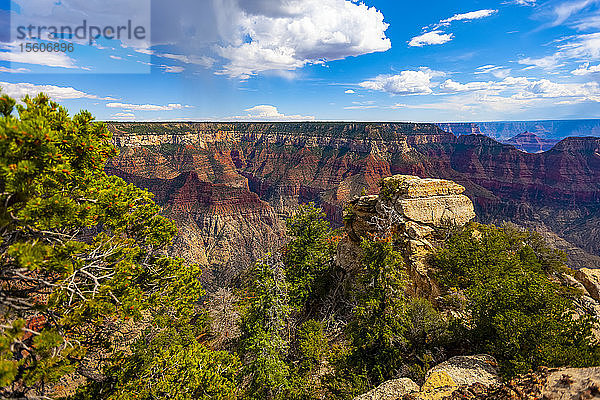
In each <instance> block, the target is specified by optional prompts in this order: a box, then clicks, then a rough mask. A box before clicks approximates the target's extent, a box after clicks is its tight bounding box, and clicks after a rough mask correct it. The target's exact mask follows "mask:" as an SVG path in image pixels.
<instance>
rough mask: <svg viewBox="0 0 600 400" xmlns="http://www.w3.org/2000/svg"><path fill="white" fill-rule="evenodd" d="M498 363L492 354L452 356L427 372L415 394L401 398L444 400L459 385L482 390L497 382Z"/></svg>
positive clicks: (459, 386) (495, 384)
mask: <svg viewBox="0 0 600 400" xmlns="http://www.w3.org/2000/svg"><path fill="white" fill-rule="evenodd" d="M501 382H502V381H501V379H500V377H499V376H498V364H497V362H496V360H495V359H494V358H493V357H492V356H488V355H485V354H481V355H476V356H459V357H453V358H451V359H449V360H448V361H445V362H443V363H441V364H438V365H436V366H435V367H433V368H432V369H430V370H429V371H428V372H427V375H426V377H425V383H424V384H423V386H422V387H421V390H420V391H419V392H418V393H410V394H407V395H404V396H403V397H401V399H402V400H444V399H447V398H450V397H452V396H453V393H454V392H456V391H457V390H458V389H460V388H461V387H469V386H474V385H477V386H478V387H480V388H483V390H485V389H486V388H488V387H496V386H498V385H499V384H501Z"/></svg>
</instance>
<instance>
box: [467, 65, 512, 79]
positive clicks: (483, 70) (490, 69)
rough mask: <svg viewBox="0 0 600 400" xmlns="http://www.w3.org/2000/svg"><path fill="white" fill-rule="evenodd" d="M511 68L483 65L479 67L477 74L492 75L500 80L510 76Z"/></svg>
mask: <svg viewBox="0 0 600 400" xmlns="http://www.w3.org/2000/svg"><path fill="white" fill-rule="evenodd" d="M510 72H511V70H510V68H504V67H501V66H496V65H483V66H481V67H477V68H476V71H475V74H476V75H481V74H491V75H493V76H494V77H496V78H498V79H503V78H506V77H508V76H509V75H510Z"/></svg>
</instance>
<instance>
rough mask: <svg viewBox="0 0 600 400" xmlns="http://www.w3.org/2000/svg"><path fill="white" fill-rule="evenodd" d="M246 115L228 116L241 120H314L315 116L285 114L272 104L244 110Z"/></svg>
mask: <svg viewBox="0 0 600 400" xmlns="http://www.w3.org/2000/svg"><path fill="white" fill-rule="evenodd" d="M244 111H245V112H247V114H246V115H241V116H236V117H232V118H228V119H231V120H242V121H314V120H315V117H313V116H305V115H285V114H282V113H280V112H279V110H278V109H277V107H275V106H272V105H266V104H262V105H258V106H254V107H251V108H247V109H245V110H244Z"/></svg>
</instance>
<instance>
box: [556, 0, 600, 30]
mask: <svg viewBox="0 0 600 400" xmlns="http://www.w3.org/2000/svg"><path fill="white" fill-rule="evenodd" d="M595 3H598V0H576V1H565V2H561V3H560V4H559V5H557V6H556V7H554V10H553V12H554V17H555V19H554V22H553V25H554V26H557V25H560V24H562V23H563V22H565V21H566V20H568V19H569V18H570V17H571V16H572V15H575V14H577V13H578V12H579V11H581V10H583V9H585V8H586V7H588V6H589V5H591V4H595Z"/></svg>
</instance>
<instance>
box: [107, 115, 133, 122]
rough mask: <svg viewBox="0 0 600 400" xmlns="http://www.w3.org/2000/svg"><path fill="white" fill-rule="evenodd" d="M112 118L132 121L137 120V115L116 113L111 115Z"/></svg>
mask: <svg viewBox="0 0 600 400" xmlns="http://www.w3.org/2000/svg"><path fill="white" fill-rule="evenodd" d="M111 118H115V119H117V120H121V121H132V120H134V119H135V114H133V113H116V114H113V115H111Z"/></svg>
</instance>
